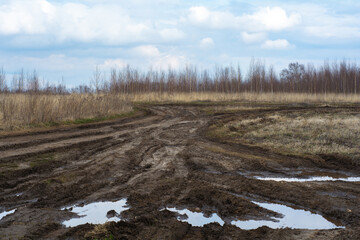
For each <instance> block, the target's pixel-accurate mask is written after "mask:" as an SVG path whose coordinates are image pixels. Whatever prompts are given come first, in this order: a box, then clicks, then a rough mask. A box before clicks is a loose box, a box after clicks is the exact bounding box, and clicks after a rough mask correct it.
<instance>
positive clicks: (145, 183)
mask: <svg viewBox="0 0 360 240" xmlns="http://www.w3.org/2000/svg"><path fill="white" fill-rule="evenodd" d="M205 105H206V107H207V109H209V108H211V107H212V105H211V103H207V104H205V103H201V104H187V105H175V104H167V105H144V106H142V107H141V108H140V109H142V110H141V112H140V113H139V114H137V115H136V117H133V118H124V119H119V120H116V121H109V122H106V123H101V124H88V125H81V126H69V127H63V128H58V129H57V128H54V129H51V130H46V131H43V130H37V131H33V132H31V131H30V132H27V133H18V134H12V135H3V136H1V138H0V190H1V191H0V212H5V211H6V212H9V211H10V210H13V209H16V211H15V212H14V213H12V214H9V215H6V216H4V217H3V218H2V219H1V220H0V239H106V238H108V239H111V238H113V239H327V240H328V239H359V232H360V205H359V201H358V199H360V183H359V182H345V181H322V182H321V181H314V182H313V181H309V182H277V181H262V180H258V179H256V178H254V177H253V176H256V175H258V176H259V175H260V176H265V177H266V176H274V175H279V176H286V177H294V176H298V175H299V174H298V175H296V174H293V173H296V172H297V171H304V169H305V170H306V171H307V172H311V173H312V172H332V171H335V172H340V173H341V176H344V175H346V176H360V164H355V165H354V161H353V160H351V159H350V160H349V159H347V158H343V157H341V156H312V157H309V156H295V155H294V156H292V155H288V154H286V155H285V154H280V153H275V152H272V151H270V150H266V149H262V148H260V147H255V146H250V145H246V144H243V143H241V142H236V141H232V140H231V139H228V140H224V139H217V138H214V137H212V136H211V135H209V134H208V132H209V129H211V128H212V127H213V126H216V125H222V124H224V123H226V122H228V121H230V120H234V119H242V118H244V119H245V118H247V117H249V116H251V117H256V116H259V117H261V116H262V115H264V114H266V113H269V112H270V113H272V112H281V113H282V114H287V113H288V114H291V113H293V112H296V111H302V112H306V111H319V112H322V111H327V112H330V113H331V111H334V112H337V111H341V110H342V109H344V108H346V107H344V106H340V107H330V108H329V107H321V106H316V105H296V106H294V105H292V106H284V105H271V106H261V105H257V106H256V108H255V109H254V110H252V109H251V107H252V106H251V105H247V104H243V105H244V106H246V108H244V110H238V111H234V112H229V111H225V112H221V111H219V110H217V111H216V112H215V113H214V114H209V112H205V111H203V108H204V106H205ZM216 108H217V109H219V108H220V109H221V106H220V107H219V105H216ZM351 108H352V111H359V109H358V108H356V107H354V106H352V107H351ZM354 108H355V110H354ZM124 198H126V199H127V207H128V208H127V209H125V210H124V211H121V213H118V212H117V210H116V209H111V210H110V209H106V212H104V216H107V217H108V218H109V219H111V218H112V217H114V216H116V217H118V219H121V221H118V222H110V221H109V222H107V223H105V224H103V225H95V224H89V223H88V224H82V225H79V226H76V227H69V228H67V227H66V226H65V225H64V224H63V223H64V221H67V220H70V219H73V218H74V217H78V215H77V214H76V213H75V212H72V211H71V209H68V207H69V206H79V207H81V206H86V205H87V204H91V203H95V202H116V201H119V200H121V199H124ZM258 202H267V203H274V204H282V205H286V206H288V207H291V208H294V209H301V210H306V211H310V212H312V213H316V214H318V215H320V216H322V217H323V218H325V219H326V220H327V221H329V222H331V223H333V224H334V225H336V226H344V227H345V228H341V229H327V230H309V229H292V228H280V229H276V228H274V229H272V228H269V227H266V226H263V227H259V228H256V229H252V230H246V229H241V228H239V227H237V226H235V225H232V224H231V222H234V221H252V220H254V221H255V220H257V221H271V220H273V219H281V218H282V216H283V215H282V214H281V213H279V212H276V211H272V210H270V209H266V208H263V207H261V206H260V205H259V204H256V203H258ZM64 208H66V209H64ZM166 208H168V209H172V208H177V209H189V210H193V212H194V211H195V212H201V213H203V214H204V215H205V216H212V214H216V216H219V217H220V218H221V219H223V220H224V224H223V225H220V224H218V223H209V224H205V225H203V226H202V227H196V226H192V225H191V224H189V223H188V222H183V221H180V220H179V219H178V218H179V214H178V213H176V212H172V211H169V210H166ZM109 210H110V211H109ZM112 210H114V211H112ZM214 216H215V215H214ZM194 225H195V224H194Z"/></svg>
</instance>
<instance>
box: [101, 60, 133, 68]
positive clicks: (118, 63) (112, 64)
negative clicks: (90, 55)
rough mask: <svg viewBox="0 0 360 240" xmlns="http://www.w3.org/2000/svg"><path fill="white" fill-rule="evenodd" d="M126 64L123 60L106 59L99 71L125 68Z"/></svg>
mask: <svg viewBox="0 0 360 240" xmlns="http://www.w3.org/2000/svg"><path fill="white" fill-rule="evenodd" d="M127 64H128V63H127V62H126V61H125V60H123V59H119V58H117V59H107V60H105V62H104V63H103V64H100V65H99V67H100V69H112V68H115V69H119V68H123V67H126V66H127Z"/></svg>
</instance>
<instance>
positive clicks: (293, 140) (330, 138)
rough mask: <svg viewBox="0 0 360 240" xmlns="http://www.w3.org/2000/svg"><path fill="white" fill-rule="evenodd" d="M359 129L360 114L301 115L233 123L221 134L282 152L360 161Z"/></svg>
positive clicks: (225, 127)
mask: <svg viewBox="0 0 360 240" xmlns="http://www.w3.org/2000/svg"><path fill="white" fill-rule="evenodd" d="M359 126H360V114H359V113H356V112H337V113H315V112H312V113H309V112H307V113H301V112H299V113H293V114H292V115H285V114H272V115H268V116H264V117H263V118H251V119H244V120H241V121H233V122H230V123H227V124H225V125H224V126H223V127H222V128H223V129H222V131H226V133H224V135H227V136H233V137H236V138H239V139H241V140H242V141H245V142H248V143H249V144H255V145H258V146H262V147H265V148H268V149H272V150H275V151H279V152H286V153H295V154H301V155H302V154H330V155H333V154H336V155H342V156H347V157H350V158H351V159H353V160H359V159H360V151H359V149H360V128H359ZM228 129H236V130H237V131H230V130H228ZM217 131H221V130H217Z"/></svg>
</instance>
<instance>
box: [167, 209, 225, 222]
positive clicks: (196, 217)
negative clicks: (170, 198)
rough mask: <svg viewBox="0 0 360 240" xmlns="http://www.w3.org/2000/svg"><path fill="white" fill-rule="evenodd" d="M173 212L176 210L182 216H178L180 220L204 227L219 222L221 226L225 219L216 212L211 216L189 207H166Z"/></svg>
mask: <svg viewBox="0 0 360 240" xmlns="http://www.w3.org/2000/svg"><path fill="white" fill-rule="evenodd" d="M166 209H167V210H169V211H171V212H176V213H178V214H180V215H181V216H179V217H178V220H180V221H182V222H187V223H189V224H191V225H192V226H194V227H203V226H204V225H206V224H208V223H213V222H216V223H219V224H220V225H221V226H222V225H224V221H223V220H222V219H221V218H220V217H219V216H218V215H217V214H216V213H213V214H212V215H211V216H209V217H206V216H205V215H204V214H203V213H201V212H192V211H190V210H188V209H183V210H178V209H176V208H166Z"/></svg>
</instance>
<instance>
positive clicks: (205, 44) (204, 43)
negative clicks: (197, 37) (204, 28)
mask: <svg viewBox="0 0 360 240" xmlns="http://www.w3.org/2000/svg"><path fill="white" fill-rule="evenodd" d="M212 46H214V40H213V39H212V38H209V37H207V38H203V39H202V40H201V41H200V48H202V49H207V48H210V47H212Z"/></svg>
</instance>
